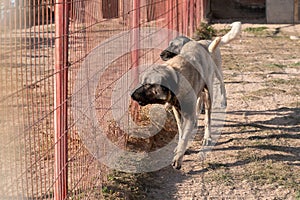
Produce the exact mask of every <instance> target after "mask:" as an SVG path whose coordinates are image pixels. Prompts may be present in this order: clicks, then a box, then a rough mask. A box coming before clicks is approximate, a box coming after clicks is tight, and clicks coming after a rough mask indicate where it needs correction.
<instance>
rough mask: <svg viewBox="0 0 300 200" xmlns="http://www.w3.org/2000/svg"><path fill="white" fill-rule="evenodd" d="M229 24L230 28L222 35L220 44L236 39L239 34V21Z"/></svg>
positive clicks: (240, 27) (240, 24)
mask: <svg viewBox="0 0 300 200" xmlns="http://www.w3.org/2000/svg"><path fill="white" fill-rule="evenodd" d="M230 26H231V30H230V31H229V32H228V33H226V34H225V35H224V36H223V37H222V39H221V42H220V46H222V45H224V44H228V43H229V42H231V41H232V40H234V39H236V38H237V37H238V36H239V35H240V34H241V30H242V23H241V22H233V23H232V24H230Z"/></svg>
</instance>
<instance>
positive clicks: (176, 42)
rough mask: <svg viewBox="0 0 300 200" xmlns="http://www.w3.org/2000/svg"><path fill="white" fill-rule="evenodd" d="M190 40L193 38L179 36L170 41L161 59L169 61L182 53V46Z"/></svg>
mask: <svg viewBox="0 0 300 200" xmlns="http://www.w3.org/2000/svg"><path fill="white" fill-rule="evenodd" d="M190 41H191V39H190V38H188V37H185V36H178V37H176V38H174V39H173V40H171V41H170V43H169V46H168V47H167V48H166V49H165V50H163V51H162V52H161V54H160V57H161V59H162V60H164V61H167V60H169V59H171V58H173V57H175V56H177V55H178V54H180V51H181V49H182V47H183V46H184V45H185V44H186V43H188V42H190Z"/></svg>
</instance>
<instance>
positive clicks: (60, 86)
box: [54, 0, 69, 200]
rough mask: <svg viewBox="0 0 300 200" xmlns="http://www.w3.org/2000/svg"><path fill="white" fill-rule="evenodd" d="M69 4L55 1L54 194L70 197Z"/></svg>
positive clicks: (62, 197) (56, 196) (63, 1)
mask: <svg viewBox="0 0 300 200" xmlns="http://www.w3.org/2000/svg"><path fill="white" fill-rule="evenodd" d="M68 20H69V8H68V4H67V1H66V0H56V4H55V25H56V26H55V27H56V29H55V35H56V40H55V71H54V73H55V79H54V90H55V91H54V94H55V95H54V142H55V161H54V165H55V166H54V176H55V177H57V180H56V181H55V190H54V197H55V199H57V200H62V199H66V197H67V193H68V181H67V177H68V172H67V160H68V157H67V155H68V153H67V150H68V143H67V141H68V140H67V133H68V128H67V124H68V121H67V119H68V115H67V113H68V107H67V98H68V97H67V95H68V90H67V88H68V28H69V21H68Z"/></svg>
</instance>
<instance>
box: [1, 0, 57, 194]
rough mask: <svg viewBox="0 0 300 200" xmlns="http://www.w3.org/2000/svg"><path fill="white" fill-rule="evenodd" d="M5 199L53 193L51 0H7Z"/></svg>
mask: <svg viewBox="0 0 300 200" xmlns="http://www.w3.org/2000/svg"><path fill="white" fill-rule="evenodd" d="M0 3H1V10H0V13H1V15H0V16H1V21H0V23H1V25H0V37H1V39H0V45H1V47H0V66H1V68H0V70H1V71H0V77H1V78H0V80H1V83H0V87H1V89H0V91H1V92H0V93H1V96H0V109H1V113H0V117H1V119H0V123H1V125H0V127H1V128H0V134H1V141H0V146H1V148H0V177H1V179H0V195H1V199H22V198H24V199H31V198H37V199H50V198H53V183H54V176H53V162H54V151H53V147H54V142H53V123H52V119H53V63H54V57H53V50H54V28H55V27H54V24H53V21H52V19H53V16H54V15H53V12H52V10H51V7H52V6H53V5H52V4H51V2H42V1H22V0H19V1H1V2H0Z"/></svg>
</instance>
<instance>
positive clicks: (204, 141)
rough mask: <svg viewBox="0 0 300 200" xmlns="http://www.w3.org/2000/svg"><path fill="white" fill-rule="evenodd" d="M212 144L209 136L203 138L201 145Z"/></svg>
mask: <svg viewBox="0 0 300 200" xmlns="http://www.w3.org/2000/svg"><path fill="white" fill-rule="evenodd" d="M211 145H212V139H211V138H203V143H202V146H211Z"/></svg>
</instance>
